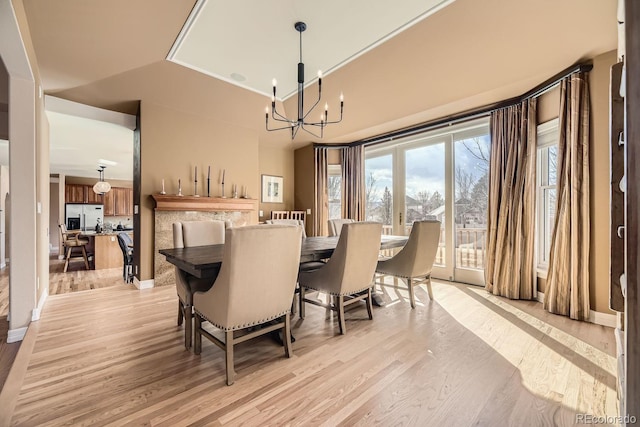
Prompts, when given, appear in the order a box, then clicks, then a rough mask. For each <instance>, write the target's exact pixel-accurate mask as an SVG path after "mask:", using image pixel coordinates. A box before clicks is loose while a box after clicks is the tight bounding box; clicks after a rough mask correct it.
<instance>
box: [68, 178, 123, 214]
mask: <svg viewBox="0 0 640 427" xmlns="http://www.w3.org/2000/svg"><path fill="white" fill-rule="evenodd" d="M64 199H65V203H102V204H103V205H104V216H133V189H132V188H125V187H111V191H109V192H108V193H106V194H96V193H94V191H93V186H92V185H84V184H65V186H64Z"/></svg>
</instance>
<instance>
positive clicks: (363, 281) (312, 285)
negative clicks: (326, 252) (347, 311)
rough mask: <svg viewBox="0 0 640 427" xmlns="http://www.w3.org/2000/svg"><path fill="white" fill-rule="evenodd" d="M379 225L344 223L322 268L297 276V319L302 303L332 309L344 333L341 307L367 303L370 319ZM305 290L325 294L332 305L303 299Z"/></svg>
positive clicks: (302, 311) (341, 331)
mask: <svg viewBox="0 0 640 427" xmlns="http://www.w3.org/2000/svg"><path fill="white" fill-rule="evenodd" d="M381 234H382V224H380V223H377V222H354V223H351V224H344V225H343V226H342V232H341V234H340V238H339V240H338V244H337V246H336V249H335V251H334V252H333V254H332V255H331V258H329V260H328V261H327V263H326V264H325V265H324V266H320V268H318V269H316V270H312V271H301V272H300V273H299V274H298V282H299V284H300V318H304V316H305V310H304V308H305V307H304V306H305V302H308V303H311V304H315V305H320V306H323V307H326V308H330V309H331V310H334V311H336V312H337V314H338V324H339V326H340V333H341V334H345V333H346V326H345V318H344V308H345V306H348V305H350V304H353V303H355V302H357V301H360V300H363V299H365V300H366V304H367V312H368V314H369V319H373V311H372V300H371V288H372V287H373V277H374V273H375V270H376V264H377V261H378V252H379V251H380V236H381ZM306 289H312V290H314V291H319V292H326V293H328V294H329V295H331V297H332V300H333V302H332V303H329V304H323V303H321V302H319V301H316V300H310V299H306V298H305V291H306Z"/></svg>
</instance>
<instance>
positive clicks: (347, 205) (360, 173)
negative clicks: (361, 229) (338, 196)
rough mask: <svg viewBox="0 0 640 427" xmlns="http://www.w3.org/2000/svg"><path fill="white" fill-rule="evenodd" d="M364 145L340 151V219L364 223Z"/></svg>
mask: <svg viewBox="0 0 640 427" xmlns="http://www.w3.org/2000/svg"><path fill="white" fill-rule="evenodd" d="M364 209H365V186H364V145H357V146H354V147H345V148H343V149H342V217H343V218H349V219H354V220H356V221H364V219H365V212H364Z"/></svg>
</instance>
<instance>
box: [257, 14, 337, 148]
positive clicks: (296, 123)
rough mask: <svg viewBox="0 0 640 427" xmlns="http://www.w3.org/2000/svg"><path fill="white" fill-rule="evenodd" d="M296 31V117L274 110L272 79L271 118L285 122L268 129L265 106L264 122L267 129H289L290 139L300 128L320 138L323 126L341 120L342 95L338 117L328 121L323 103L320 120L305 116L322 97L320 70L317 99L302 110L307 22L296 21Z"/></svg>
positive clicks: (327, 113) (274, 81)
mask: <svg viewBox="0 0 640 427" xmlns="http://www.w3.org/2000/svg"><path fill="white" fill-rule="evenodd" d="M294 28H295V29H296V31H298V32H299V33H300V62H299V63H298V118H297V119H295V120H294V119H289V118H287V117H285V116H283V115H282V114H280V113H279V112H278V111H277V110H276V85H277V81H276V79H273V95H272V96H271V119H272V120H275V121H278V122H284V123H287V124H286V125H285V126H282V127H278V128H273V129H269V107H266V108H265V116H266V122H265V126H266V128H267V130H268V131H276V130H282V129H291V139H294V138H295V137H296V134H297V133H298V131H299V130H300V129H302V130H303V131H305V132H307V133H309V134H311V135H313V136H315V137H316V138H322V137H323V134H324V128H325V126H327V125H329V124H334V123H340V122H341V121H342V110H343V107H344V97H343V96H342V94H340V119H339V120H334V121H329V105H328V104H326V103H325V104H324V113H322V114H321V115H320V121H317V122H314V121H311V120H309V119H307V117H308V116H309V114H311V112H312V111H313V110H314V108H316V106H317V105H318V104H319V103H320V99H321V98H322V72H320V71H318V99H317V100H316V102H315V103H314V104H313V105H312V106H311V108H310V109H309V110H308V111H307V112H306V113H305V112H304V63H303V62H302V32H303V31H304V30H306V29H307V24H305V23H304V22H296V23H295V25H294ZM313 128H320V132H319V133H316V132H314V131H312V130H311V129H313Z"/></svg>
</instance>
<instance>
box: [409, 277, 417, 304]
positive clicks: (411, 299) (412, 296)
mask: <svg viewBox="0 0 640 427" xmlns="http://www.w3.org/2000/svg"><path fill="white" fill-rule="evenodd" d="M407 285H409V300H410V301H411V308H416V296H415V295H414V292H413V278H411V277H409V278H408V279H407Z"/></svg>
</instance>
